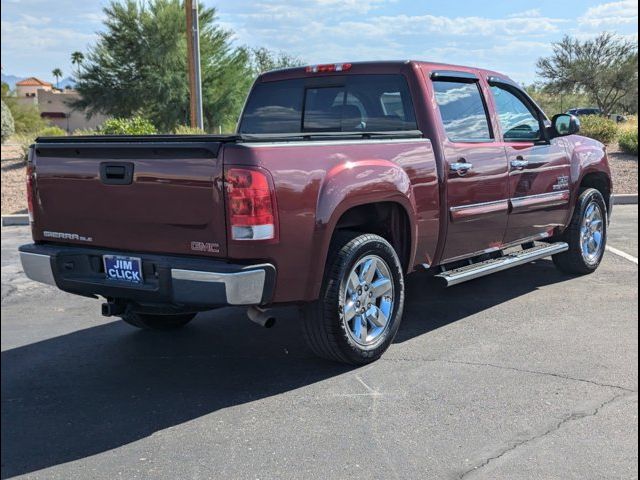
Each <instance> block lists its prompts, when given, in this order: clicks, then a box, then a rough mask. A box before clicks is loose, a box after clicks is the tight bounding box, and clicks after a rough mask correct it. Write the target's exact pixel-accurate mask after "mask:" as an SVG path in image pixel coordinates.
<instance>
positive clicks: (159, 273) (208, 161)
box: [20, 61, 612, 364]
mask: <svg viewBox="0 0 640 480" xmlns="http://www.w3.org/2000/svg"><path fill="white" fill-rule="evenodd" d="M578 130H579V121H578V119H577V118H576V117H573V116H571V115H567V114H561V115H557V116H555V117H554V118H553V119H551V120H549V119H548V118H547V117H546V116H545V114H544V113H543V112H542V111H541V109H540V108H539V107H538V106H537V105H536V104H535V103H534V102H533V101H532V100H531V98H529V96H528V95H527V94H526V93H525V92H524V91H523V90H522V88H520V86H518V85H517V84H516V83H514V82H513V81H512V80H510V79H509V78H508V77H507V76H505V75H502V74H500V73H497V72H491V71H486V70H481V69H477V68H468V67H460V66H454V65H443V64H435V63H427V62H418V61H405V62H372V63H353V64H351V63H343V64H331V65H316V66H309V67H306V68H292V69H286V70H278V71H272V72H268V73H265V74H263V75H261V76H260V77H259V78H258V79H257V81H256V82H255V84H254V86H253V88H252V90H251V92H250V94H249V96H248V99H247V102H246V104H245V107H244V111H243V113H242V116H241V118H240V121H239V123H238V127H237V133H236V134H234V135H228V136H214V135H202V136H162V135H157V136H141V137H129V136H122V137H120V136H113V137H109V136H97V137H57V138H39V139H37V141H36V143H35V144H34V145H33V146H32V147H31V149H30V152H29V157H28V166H27V184H28V196H29V212H30V214H31V220H32V223H31V228H32V233H33V240H34V243H33V244H29V245H24V246H22V247H21V248H20V253H21V260H22V265H23V267H24V271H25V273H26V275H27V276H29V277H30V278H31V279H33V280H37V281H40V282H44V283H48V284H51V285H54V286H57V287H58V288H60V289H61V290H64V291H66V292H71V293H74V294H78V295H85V296H91V297H97V296H101V297H104V298H105V299H106V301H105V303H103V305H102V313H103V314H104V315H115V316H119V317H122V319H123V320H124V321H126V322H128V323H130V324H132V325H134V326H136V327H140V328H147V329H163V330H164V329H173V328H177V327H181V326H183V325H185V324H186V323H187V322H189V321H190V320H191V319H192V318H193V317H194V316H195V315H196V313H197V312H199V311H203V310H210V309H214V308H218V307H222V306H227V305H244V306H247V307H248V314H249V317H250V318H251V319H252V320H254V321H256V322H257V323H260V324H263V325H267V326H268V325H270V324H271V323H272V322H273V315H272V310H270V307H271V306H274V305H283V304H297V305H300V307H301V323H302V328H303V331H304V333H305V336H306V338H307V340H308V343H309V345H310V347H311V349H312V350H313V351H314V352H315V353H317V354H318V355H320V356H323V357H325V358H329V359H333V360H337V361H341V362H347V363H351V364H364V363H367V362H371V361H373V360H375V359H377V358H378V357H380V355H382V353H383V352H384V351H385V350H386V349H387V348H388V346H389V344H390V343H391V341H392V340H393V338H394V336H395V334H396V332H397V331H398V327H399V325H400V321H401V318H402V310H403V303H404V285H405V284H404V278H405V275H407V274H409V273H411V272H412V271H414V270H416V269H427V270H429V271H432V272H433V274H434V275H435V276H436V277H437V278H438V279H441V281H442V282H444V283H445V284H446V285H456V284H458V283H460V282H464V281H467V280H471V279H475V278H478V277H481V276H483V275H487V274H490V273H493V272H497V271H500V270H504V269H506V268H510V267H513V266H516V265H521V264H523V263H526V262H530V261H533V260H536V259H540V258H543V257H548V256H552V257H553V260H554V262H555V264H556V265H557V266H558V267H559V268H560V269H561V270H563V271H565V272H570V273H573V274H587V273H590V272H593V271H594V270H595V269H596V268H597V267H598V264H599V263H600V261H601V259H602V255H603V252H604V247H605V242H606V235H607V224H608V218H609V214H610V212H611V191H612V185H611V175H610V171H609V166H608V160H607V153H606V151H605V148H604V146H603V145H602V144H600V143H598V142H596V141H594V140H591V139H588V138H584V137H581V136H578V135H576V133H577V132H578Z"/></svg>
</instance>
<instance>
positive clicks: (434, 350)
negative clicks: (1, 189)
mask: <svg viewBox="0 0 640 480" xmlns="http://www.w3.org/2000/svg"><path fill="white" fill-rule="evenodd" d="M28 240H29V233H28V230H27V229H26V228H25V227H5V228H3V229H2V322H1V325H2V478H9V477H14V476H21V475H24V476H25V477H29V478H43V479H44V478H46V479H51V478H53V479H75V478H94V479H102V478H104V479H113V478H126V479H132V478H172V479H173V478H180V479H206V478H215V479H221V478H233V479H236V478H237V479H245V478H246V479H254V478H259V479H273V478H278V479H288V478H292V479H293V478H296V479H298V478H305V479H333V478H336V479H341V478H380V479H382V478H384V479H387V478H411V479H456V478H458V479H459V478H465V479H467V478H468V479H472V478H482V479H510V480H516V479H532V478H535V479H599V478H603V479H604V478H606V479H609V478H615V479H631V478H637V477H638V463H637V462H638V449H637V441H638V394H637V390H638V266H637V260H636V263H633V262H632V261H630V260H629V259H625V258H623V257H620V256H618V255H615V254H612V253H611V252H608V253H607V254H606V256H605V259H604V261H603V264H602V265H601V267H600V269H599V270H598V271H597V272H596V273H595V274H593V275H590V276H587V277H579V278H572V277H569V276H565V275H563V274H560V273H559V272H558V271H556V269H555V268H554V266H553V264H552V263H551V261H549V260H543V261H539V262H536V263H534V264H530V265H527V266H524V267H521V268H517V269H512V270H510V271H506V272H502V273H499V274H496V275H494V276H491V277H487V278H485V279H480V280H476V281H473V282H469V283H466V284H462V285H460V286H457V287H452V288H450V289H443V288H441V287H439V286H437V285H436V283H435V282H434V281H433V280H432V279H431V278H429V277H427V276H426V275H425V274H415V275H412V276H410V277H409V280H408V292H407V304H406V307H405V317H404V320H403V324H402V326H401V328H400V332H399V334H398V337H397V339H396V341H395V343H394V345H392V347H391V349H390V350H389V351H388V352H387V354H386V355H385V356H384V357H383V358H382V359H381V360H380V361H378V362H376V363H375V364H373V365H370V366H367V367H364V368H358V369H353V368H348V367H344V366H341V365H336V364H331V363H326V362H323V361H321V360H317V359H316V358H314V357H313V356H312V355H311V354H310V353H309V352H308V350H307V349H306V347H305V346H304V343H303V340H302V336H301V333H300V330H299V328H298V325H297V313H296V311H295V310H294V309H286V310H283V311H282V312H281V318H280V319H279V322H278V324H277V325H276V327H275V328H272V329H269V330H267V329H262V328H260V327H258V326H257V325H254V324H252V323H251V322H249V321H248V320H246V318H245V315H244V311H243V310H241V309H231V308H229V309H223V310H219V311H214V312H209V313H205V314H200V315H199V316H198V318H196V320H195V321H194V322H192V323H191V324H190V325H189V326H188V327H186V328H185V329H184V330H182V331H180V332H177V333H171V334H164V333H154V332H152V333H149V332H141V331H137V330H135V329H133V328H132V327H129V326H127V325H126V324H123V322H121V321H114V320H112V319H107V318H104V317H101V316H100V313H99V307H100V303H101V302H100V301H99V300H91V299H85V298H80V297H75V296H72V295H68V294H65V293H62V292H58V291H57V290H55V289H54V288H51V287H48V286H43V285H40V284H35V283H33V282H30V281H29V280H27V279H26V278H25V277H24V276H23V274H22V272H21V268H20V266H19V262H18V260H17V254H16V248H17V246H18V245H20V244H21V243H25V242H27V241H28ZM609 245H610V246H612V247H614V248H616V249H618V250H620V251H622V252H625V253H627V254H629V255H631V256H632V257H637V255H638V208H637V206H617V207H616V209H615V214H614V219H613V224H612V226H611V230H610V236H609Z"/></svg>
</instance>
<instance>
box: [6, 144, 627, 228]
mask: <svg viewBox="0 0 640 480" xmlns="http://www.w3.org/2000/svg"><path fill="white" fill-rule="evenodd" d="M12 153H13V150H8V149H5V148H4V146H3V149H2V214H3V215H7V214H12V213H26V211H27V203H26V197H25V182H24V162H22V161H20V160H15V159H5V158H6V157H7V156H9V154H12ZM12 156H13V155H12ZM9 158H11V157H9ZM609 161H610V163H611V170H612V171H613V181H614V191H615V193H638V157H636V156H633V155H627V154H625V153H622V152H621V151H620V150H619V149H618V147H617V146H614V147H612V148H610V151H609Z"/></svg>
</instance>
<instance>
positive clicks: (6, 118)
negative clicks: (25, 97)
mask: <svg viewBox="0 0 640 480" xmlns="http://www.w3.org/2000/svg"><path fill="white" fill-rule="evenodd" d="M15 131H16V130H15V127H14V124H13V115H12V114H11V110H10V109H9V107H8V106H7V104H6V103H4V100H2V143H4V142H5V141H6V140H7V138H9V137H10V136H11V135H13V134H14V133H15Z"/></svg>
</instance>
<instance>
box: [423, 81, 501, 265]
mask: <svg viewBox="0 0 640 480" xmlns="http://www.w3.org/2000/svg"><path fill="white" fill-rule="evenodd" d="M433 88H434V91H435V97H436V102H437V104H438V107H439V110H440V115H441V118H442V125H443V127H444V135H445V136H446V139H445V140H444V142H443V146H444V156H445V160H446V165H445V168H446V179H447V205H448V212H447V213H448V216H449V218H448V220H449V223H448V228H447V239H446V243H445V249H444V252H443V260H442V262H443V263H446V262H449V261H453V260H457V259H460V258H464V257H468V256H471V255H474V254H478V253H483V252H486V251H489V250H497V249H498V248H499V247H500V246H501V245H502V239H503V236H504V232H505V229H506V226H507V214H508V208H509V194H508V182H507V177H508V168H507V160H506V157H505V151H504V147H503V146H502V145H501V144H500V143H499V142H496V140H495V138H494V133H493V130H494V129H493V128H492V125H491V122H490V118H489V115H488V114H487V111H488V110H487V105H486V102H485V97H484V94H483V91H482V88H481V83H480V80H479V79H478V78H476V77H475V76H473V75H467V76H466V77H463V78H456V77H436V78H435V79H434V80H433Z"/></svg>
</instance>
